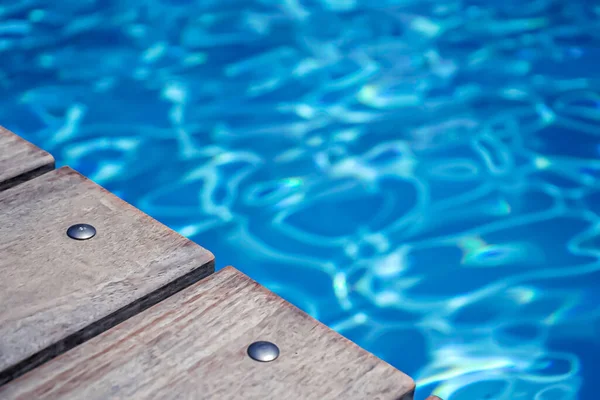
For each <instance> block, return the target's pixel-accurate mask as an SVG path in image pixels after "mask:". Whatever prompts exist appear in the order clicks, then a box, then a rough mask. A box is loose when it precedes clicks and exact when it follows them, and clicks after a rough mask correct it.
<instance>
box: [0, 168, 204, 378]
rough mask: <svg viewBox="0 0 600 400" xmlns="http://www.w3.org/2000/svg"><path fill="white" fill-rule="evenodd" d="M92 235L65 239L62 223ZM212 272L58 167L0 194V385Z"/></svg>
mask: <svg viewBox="0 0 600 400" xmlns="http://www.w3.org/2000/svg"><path fill="white" fill-rule="evenodd" d="M76 223H88V224H91V225H93V226H95V227H96V229H97V234H96V236H95V237H94V238H92V239H90V240H86V241H78V240H73V239H70V238H69V237H68V236H67V235H66V231H67V229H68V228H69V226H71V225H73V224H76ZM213 271H214V256H213V255H212V254H211V253H210V252H208V251H207V250H205V249H203V248H202V247H200V246H198V245H197V244H195V243H193V242H190V241H189V240H187V239H185V238H184V237H182V236H180V235H179V234H177V233H176V232H174V231H172V230H170V229H168V228H167V227H165V226H164V225H162V224H160V223H159V222H157V221H155V220H154V219H152V218H150V217H149V216H147V215H145V214H144V213H142V212H140V211H139V210H137V209H136V208H135V207H133V206H131V205H129V204H128V203H126V202H124V201H122V200H121V199H119V198H117V197H116V196H114V195H112V194H110V193H109V192H107V191H106V190H104V189H103V188H102V187H100V186H98V185H96V184H95V183H93V182H91V181H90V180H88V179H86V178H84V177H83V176H81V175H80V174H79V173H77V172H75V171H73V170H72V169H70V168H68V167H64V168H60V169H58V170H54V171H52V172H49V173H46V174H44V175H42V176H40V177H37V178H35V179H33V180H30V181H28V182H25V183H22V184H20V185H18V186H16V187H13V188H11V189H8V190H5V191H3V192H0V384H1V383H4V382H6V381H8V380H10V379H13V378H14V377H16V376H18V375H20V374H22V373H24V372H25V371H27V370H29V369H31V368H32V367H35V366H37V365H39V364H41V363H43V362H45V361H47V360H48V359H51V358H52V357H54V356H56V355H57V354H60V353H62V352H64V351H66V350H68V349H70V348H72V347H74V346H75V345H77V344H79V343H81V342H83V341H85V340H87V339H89V338H91V337H93V336H95V335H97V334H98V333H100V332H102V331H104V330H106V329H108V328H110V327H112V326H114V325H115V324H117V323H119V322H121V321H123V320H124V319H126V318H128V317H130V316H132V315H134V314H136V313H138V312H140V311H141V310H143V309H145V308H147V307H149V306H151V305H153V304H156V303H157V302H159V301H160V300H162V299H164V298H165V297H167V296H169V295H171V294H172V293H174V292H176V291H178V290H180V289H182V288H183V287H186V286H188V285H190V284H192V283H194V282H196V281H198V280H200V279H202V278H204V277H205V276H207V275H209V274H211V273H212V272H213Z"/></svg>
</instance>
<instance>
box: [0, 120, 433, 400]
mask: <svg viewBox="0 0 600 400" xmlns="http://www.w3.org/2000/svg"><path fill="white" fill-rule="evenodd" d="M0 190H1V191H0V304H1V306H0V398H2V399H34V398H35V399H42V398H44V399H46V398H47V399H116V398H119V399H121V398H127V399H147V398H161V399H162V398H190V399H261V400H269V399H273V400H275V399H286V398H289V399H293V400H295V399H302V400H304V399H345V400H365V399H381V400H411V399H412V398H413V392H414V386H415V384H414V381H413V380H412V379H411V378H410V377H408V376H407V375H405V374H404V373H402V372H400V371H398V370H397V369H395V368H393V367H392V366H390V365H389V364H387V363H385V362H383V361H382V360H380V359H378V358H376V357H375V356H373V355H372V354H370V353H368V352H366V351H365V350H363V349H361V348H360V347H358V346H356V345H355V344H354V343H352V342H350V341H348V340H347V339H345V338H343V337H342V336H340V335H339V334H337V333H336V332H334V331H332V330H331V329H329V328H327V327H326V326H324V325H323V324H321V323H319V322H318V321H316V320H315V319H313V318H311V317H310V316H308V315H307V314H305V313H304V312H302V311H301V310H299V309H298V308H296V307H294V306H293V305H291V304H289V303H288V302H286V301H284V300H283V299H281V298H280V297H278V296H277V295H275V294H274V293H272V292H270V291H268V290H267V289H265V288H264V287H262V286H260V285H259V284H258V283H256V282H254V281H253V280H252V279H250V278H249V277H247V276H245V275H243V274H242V273H240V272H239V271H237V270H236V269H234V268H232V267H228V268H225V269H223V270H221V271H219V272H217V273H214V274H213V272H214V257H213V255H212V254H211V253H210V252H209V251H208V250H206V249H204V248H202V247H200V246H199V245H197V244H195V243H193V242H191V241H189V240H187V239H186V238H184V237H182V236H180V235H179V234H177V233H176V232H174V231H172V230H170V229H169V228H167V227H166V226H164V225H162V224H160V223H159V222H157V221H156V220H154V219H152V218H151V217H149V216H147V215H145V214H144V213H142V212H141V211H139V210H137V209H136V208H134V207H133V206H131V205H129V204H127V203H126V202H124V201H122V200H120V199H119V198H117V197H116V196H114V195H112V194H111V193H109V192H107V191H106V190H104V189H103V188H101V187H100V186H98V185H96V184H95V183H93V182H91V181H90V180H88V179H87V178H85V177H83V176H81V175H80V174H79V173H77V172H76V171H73V170H72V169H70V168H68V167H64V168H60V169H58V170H54V160H53V158H52V156H50V155H49V154H48V153H46V152H44V151H42V150H40V149H38V148H36V147H35V146H33V145H32V144H31V143H28V142H26V141H24V140H23V139H21V138H18V137H17V136H16V135H14V134H12V133H10V132H8V131H7V130H5V129H2V128H1V127H0ZM76 224H89V225H91V226H93V227H94V228H95V235H94V236H93V237H91V238H89V239H88V240H75V239H73V238H72V237H69V235H68V234H67V230H68V229H69V228H70V227H72V226H73V225H76ZM80 239H81V238H80ZM258 341H267V342H270V343H273V344H275V345H276V346H277V348H278V349H279V353H278V357H276V358H275V359H274V360H272V361H269V362H260V361H256V360H255V359H253V358H252V357H250V356H249V352H248V348H249V346H250V345H251V344H252V343H254V342H258ZM432 400H433V398H432Z"/></svg>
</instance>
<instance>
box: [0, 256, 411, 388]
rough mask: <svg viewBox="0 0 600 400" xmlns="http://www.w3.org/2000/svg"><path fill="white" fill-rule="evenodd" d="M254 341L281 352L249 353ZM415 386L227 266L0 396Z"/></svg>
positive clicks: (15, 383)
mask: <svg viewBox="0 0 600 400" xmlns="http://www.w3.org/2000/svg"><path fill="white" fill-rule="evenodd" d="M259 340H260V341H263V340H265V341H270V342H273V343H275V344H276V345H278V347H279V349H280V355H279V357H278V358H277V359H276V360H274V361H272V362H257V361H254V360H252V359H251V358H250V357H248V355H247V348H248V345H250V344H251V343H252V342H254V341H259ZM413 390H414V382H413V380H412V379H411V378H409V377H408V376H406V375H405V374H403V373H402V372H400V371H398V370H396V369H394V368H393V367H391V366H390V365H388V364H386V363H384V362H383V361H381V360H379V359H378V358H376V357H375V356H373V355H371V354H370V353H367V352H366V351H364V350H363V349H361V348H359V347H358V346H356V345H355V344H353V343H352V342H350V341H348V340H347V339H345V338H343V337H342V336H340V335H339V334H337V333H336V332H334V331H332V330H330V329H329V328H327V327H326V326H324V325H323V324H321V323H319V322H318V321H316V320H314V319H313V318H311V317H310V316H308V315H307V314H305V313H304V312H302V311H301V310H299V309H297V308H296V307H294V306H293V305H291V304H289V303H287V302H286V301H284V300H283V299H281V298H280V297H278V296H277V295H275V294H273V293H271V292H269V291H268V290H266V289H265V288H263V287H262V286H260V285H258V284H257V283H256V282H254V281H252V280H251V279H249V278H248V277H246V276H245V275H243V274H241V273H240V272H238V271H237V270H235V269H233V268H231V267H228V268H225V269H223V270H221V271H219V272H218V273H216V274H213V275H212V276H211V277H209V278H207V279H205V280H203V281H202V282H199V283H197V284H195V285H193V286H190V287H188V288H186V289H184V290H182V291H181V292H179V293H178V294H176V295H174V296H172V297H169V298H168V299H165V300H163V301H162V302H161V303H159V304H157V305H155V306H153V307H151V308H149V309H147V310H146V311H144V312H142V313H140V314H138V315H136V316H135V317H133V318H131V319H129V320H127V321H125V322H123V323H121V324H119V325H117V326H116V327H114V328H112V329H110V330H108V331H106V332H104V333H102V334H101V335H99V336H97V337H96V338H94V339H91V340H89V341H88V342H86V343H84V344H82V345H81V346H78V347H76V348H74V349H73V350H71V351H69V352H67V353H65V354H62V355H61V356H59V357H57V358H55V359H54V360H52V361H50V362H48V363H47V364H44V365H42V366H40V367H39V368H36V369H35V370H33V371H30V372H29V373H28V374H26V375H24V376H22V377H20V378H18V379H16V380H14V381H12V382H10V383H8V384H7V385H5V386H3V387H0V397H1V398H3V399H23V400H24V399H32V398H35V399H50V398H51V399H86V400H93V399H103V400H104V399H116V398H124V399H130V398H135V399H149V398H160V399H175V398H177V399H182V398H185V399H219V400H227V399H245V400H252V399H257V400H258V399H260V400H270V399H273V400H275V399H276V400H281V399H302V400H311V399H318V400H321V399H328V400H333V399H344V400H365V399H369V400H374V399H379V400H388V399H389V400H391V399H394V400H398V399H402V400H409V399H412V398H413Z"/></svg>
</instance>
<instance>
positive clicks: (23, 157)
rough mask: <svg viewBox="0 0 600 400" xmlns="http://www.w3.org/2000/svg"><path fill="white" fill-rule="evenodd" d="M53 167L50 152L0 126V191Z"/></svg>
mask: <svg viewBox="0 0 600 400" xmlns="http://www.w3.org/2000/svg"><path fill="white" fill-rule="evenodd" d="M53 169H54V158H53V157H52V156H51V155H50V154H48V153H46V152H45V151H44V150H42V149H40V148H38V147H36V146H34V145H33V144H32V143H29V142H28V141H26V140H24V139H21V138H20V137H19V136H17V135H15V134H14V133H12V132H10V131H9V130H7V129H5V128H3V127H2V126H0V191H2V190H5V189H8V188H10V187H13V186H15V185H17V184H19V183H21V182H25V181H28V180H29V179H32V178H35V177H36V176H39V175H42V174H44V173H46V172H48V171H52V170H53Z"/></svg>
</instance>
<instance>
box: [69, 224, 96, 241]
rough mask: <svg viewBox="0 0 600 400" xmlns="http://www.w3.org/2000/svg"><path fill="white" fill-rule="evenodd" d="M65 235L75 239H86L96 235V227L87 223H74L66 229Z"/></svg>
mask: <svg viewBox="0 0 600 400" xmlns="http://www.w3.org/2000/svg"><path fill="white" fill-rule="evenodd" d="M67 235H68V236H69V237H70V238H71V239H75V240H88V239H91V238H93V237H94V236H96V228H94V227H93V226H91V225H88V224H76V225H73V226H71V227H69V229H67Z"/></svg>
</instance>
